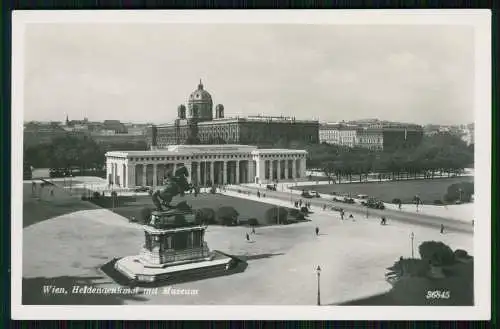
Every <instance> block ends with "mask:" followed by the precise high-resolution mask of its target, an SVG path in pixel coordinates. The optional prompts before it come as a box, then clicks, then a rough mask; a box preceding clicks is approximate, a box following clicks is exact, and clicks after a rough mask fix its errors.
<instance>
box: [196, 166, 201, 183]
mask: <svg viewBox="0 0 500 329" xmlns="http://www.w3.org/2000/svg"><path fill="white" fill-rule="evenodd" d="M200 166H201V162H200V161H198V162H196V182H195V183H196V184H197V185H199V184H200V183H201V182H200V178H201V168H200Z"/></svg>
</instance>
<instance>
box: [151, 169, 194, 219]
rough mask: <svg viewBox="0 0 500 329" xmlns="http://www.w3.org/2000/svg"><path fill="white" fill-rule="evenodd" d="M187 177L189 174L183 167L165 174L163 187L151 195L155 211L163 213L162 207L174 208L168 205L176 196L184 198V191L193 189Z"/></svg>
mask: <svg viewBox="0 0 500 329" xmlns="http://www.w3.org/2000/svg"><path fill="white" fill-rule="evenodd" d="M187 177H189V172H188V170H187V168H186V167H184V166H182V167H179V168H177V169H176V170H175V172H174V173H173V174H172V172H169V173H167V176H166V179H165V181H164V185H163V186H162V187H160V188H157V189H156V190H155V191H154V192H153V194H152V195H151V197H152V199H153V203H154V205H155V206H156V210H158V211H163V206H165V207H166V208H167V209H172V208H174V207H173V206H171V205H170V202H172V199H173V198H174V197H175V196H177V195H180V196H184V193H185V192H186V191H189V190H190V189H192V188H193V187H192V185H191V184H190V183H189V182H188V180H187Z"/></svg>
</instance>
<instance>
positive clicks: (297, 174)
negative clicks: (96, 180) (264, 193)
mask: <svg viewBox="0 0 500 329" xmlns="http://www.w3.org/2000/svg"><path fill="white" fill-rule="evenodd" d="M306 157H307V152H306V151H304V150H285V149H259V148H257V147H256V146H249V145H227V144H226V145H171V146H168V147H166V148H163V149H161V148H155V147H153V148H152V149H151V150H149V151H112V152H108V153H106V168H107V169H106V171H107V179H108V182H109V183H110V184H112V185H114V186H119V187H122V188H133V187H138V186H153V187H154V186H157V185H161V184H162V183H163V181H164V178H165V176H166V174H167V173H168V172H169V171H174V170H175V169H176V168H177V167H179V166H185V167H186V168H187V169H188V171H189V177H188V178H189V181H190V182H191V183H193V184H196V185H200V186H210V185H212V184H216V185H219V184H240V183H268V182H273V181H276V180H279V181H296V180H300V179H302V178H305V176H306V174H305V170H306Z"/></svg>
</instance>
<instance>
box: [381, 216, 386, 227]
mask: <svg viewBox="0 0 500 329" xmlns="http://www.w3.org/2000/svg"><path fill="white" fill-rule="evenodd" d="M385 224H387V221H386V219H385V216H382V220H381V221H380V225H385Z"/></svg>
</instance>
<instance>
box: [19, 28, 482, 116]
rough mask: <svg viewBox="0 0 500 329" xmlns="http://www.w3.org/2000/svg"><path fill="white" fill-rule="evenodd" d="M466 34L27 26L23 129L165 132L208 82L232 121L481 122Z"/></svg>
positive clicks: (471, 49) (448, 31)
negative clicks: (72, 126) (161, 128)
mask: <svg viewBox="0 0 500 329" xmlns="http://www.w3.org/2000/svg"><path fill="white" fill-rule="evenodd" d="M473 32H474V30H473V29H472V28H471V27H467V26H446V25H442V26H424V25H421V26H415V25H413V26H411V25H401V26H397V27H394V26H380V25H377V26H375V25H373V26H370V25H366V26H347V25H345V26H343V25H234V24H233V25H224V24H218V25H215V24H213V25H210V24H63V23H60V24H30V25H29V26H27V28H26V40H25V42H26V44H25V86H24V92H25V118H24V119H25V121H30V120H38V121H51V120H52V121H63V120H64V119H65V118H66V114H67V115H68V116H69V118H70V120H71V119H75V120H82V119H83V118H84V117H87V118H89V120H91V121H103V120H106V119H110V118H111V119H118V120H121V121H122V122H141V123H146V122H151V123H157V124H163V123H169V122H171V121H173V120H174V119H175V118H176V116H177V106H178V105H180V104H186V103H187V99H188V96H189V94H190V93H191V92H192V91H193V90H195V89H196V87H197V84H198V83H199V79H200V78H201V79H202V81H203V84H204V87H205V90H207V91H208V92H210V94H211V95H212V98H213V101H214V106H215V104H219V103H221V104H223V105H224V107H225V116H227V117H235V116H247V115H257V114H263V115H272V116H280V115H283V116H295V117H297V119H317V120H319V121H321V122H337V121H342V120H345V121H351V120H359V119H366V118H374V117H377V118H379V119H380V120H389V121H398V122H407V123H417V124H428V123H437V124H466V123H469V122H473V121H474V107H473V106H474V103H473V101H474V37H473V36H474V35H473Z"/></svg>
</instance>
